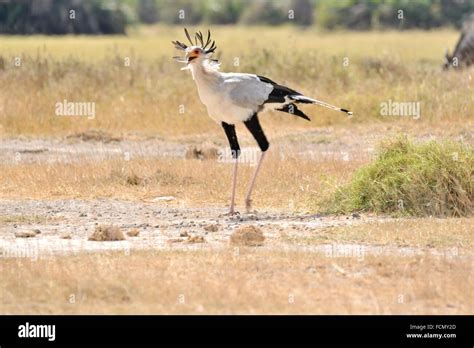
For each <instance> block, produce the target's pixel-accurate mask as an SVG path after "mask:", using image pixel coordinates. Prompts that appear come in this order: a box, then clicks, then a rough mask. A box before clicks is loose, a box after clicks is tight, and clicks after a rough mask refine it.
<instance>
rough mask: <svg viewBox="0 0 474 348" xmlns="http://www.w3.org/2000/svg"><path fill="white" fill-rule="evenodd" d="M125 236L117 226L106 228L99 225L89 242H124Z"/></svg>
mask: <svg viewBox="0 0 474 348" xmlns="http://www.w3.org/2000/svg"><path fill="white" fill-rule="evenodd" d="M124 239H125V236H124V235H123V232H122V230H121V229H120V228H118V227H117V226H112V225H109V226H106V225H99V226H96V228H95V230H94V232H93V233H92V235H91V236H90V237H89V240H92V241H97V242H105V241H117V240H124Z"/></svg>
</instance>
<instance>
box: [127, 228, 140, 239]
mask: <svg viewBox="0 0 474 348" xmlns="http://www.w3.org/2000/svg"><path fill="white" fill-rule="evenodd" d="M139 234H140V230H139V229H138V228H132V229H131V230H129V231H127V236H129V237H138V235H139Z"/></svg>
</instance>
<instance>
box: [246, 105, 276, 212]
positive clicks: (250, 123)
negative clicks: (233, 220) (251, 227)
mask: <svg viewBox="0 0 474 348" xmlns="http://www.w3.org/2000/svg"><path fill="white" fill-rule="evenodd" d="M244 124H245V126H246V127H247V129H248V130H249V131H250V133H252V135H253V137H254V138H255V140H256V141H257V143H258V146H259V147H260V150H261V151H262V154H261V156H260V159H259V160H258V164H257V168H255V172H254V173H253V176H252V179H251V180H250V184H249V188H248V190H247V196H246V197H245V208H246V210H247V212H249V211H250V209H251V208H252V200H251V198H250V196H251V195H252V190H253V187H254V186H255V181H256V180H257V175H258V172H259V171H260V167H261V166H262V162H263V159H264V158H265V151H267V150H268V148H269V146H270V143H269V142H268V140H267V137H266V136H265V133H263V129H262V127H261V126H260V122H259V121H258V117H257V114H256V113H255V114H254V115H253V116H252V117H251V118H250V119H248V120H247V121H244Z"/></svg>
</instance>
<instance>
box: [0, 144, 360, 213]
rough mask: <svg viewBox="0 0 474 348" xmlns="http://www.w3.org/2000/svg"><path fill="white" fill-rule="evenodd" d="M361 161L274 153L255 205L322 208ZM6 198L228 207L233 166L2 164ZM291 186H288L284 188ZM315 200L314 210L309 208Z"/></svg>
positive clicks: (1, 189) (242, 182)
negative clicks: (161, 200)
mask: <svg viewBox="0 0 474 348" xmlns="http://www.w3.org/2000/svg"><path fill="white" fill-rule="evenodd" d="M359 165H360V162H358V161H350V162H349V161H342V160H335V161H327V162H324V163H320V164H318V165H315V164H314V162H313V161H310V160H305V159H300V158H297V157H294V158H290V157H287V158H286V159H285V161H281V160H280V158H279V156H278V155H277V154H275V153H271V152H270V153H269V155H268V156H267V157H266V159H265V165H264V166H263V167H262V171H261V173H260V175H259V178H258V185H257V187H256V190H255V193H254V196H253V199H254V202H255V207H286V208H288V207H289V206H291V208H292V209H293V208H295V209H317V208H318V207H317V205H314V202H315V201H318V198H321V199H322V198H326V199H327V198H328V197H329V195H330V194H331V193H332V192H333V190H334V188H335V186H336V185H337V184H341V183H343V182H345V181H347V179H348V177H349V175H350V174H351V173H352V172H353V171H354V169H355V168H357V166H359ZM0 168H1V169H0V196H1V197H4V198H31V199H48V198H83V199H91V198H96V197H115V198H120V199H134V200H135V199H138V200H140V199H151V198H154V197H157V196H174V197H176V198H177V200H176V201H175V202H177V203H179V204H182V203H183V204H186V205H187V206H193V205H200V204H204V203H205V204H222V205H226V204H228V200H229V197H230V191H229V190H230V182H231V171H232V164H226V163H219V162H217V161H211V160H208V161H199V160H186V159H150V158H143V159H132V160H130V161H125V160H109V161H102V162H92V161H91V162H79V163H75V164H65V163H56V164H25V163H20V164H15V165H0ZM253 171H254V167H250V166H247V165H241V166H240V167H239V178H238V196H237V199H238V200H239V201H240V203H241V204H243V197H244V195H245V190H246V189H247V185H248V182H249V180H250V176H251V174H252V172H253ZM283 183H285V184H283ZM309 202H311V206H310V204H309Z"/></svg>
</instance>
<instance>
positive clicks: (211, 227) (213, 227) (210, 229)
mask: <svg viewBox="0 0 474 348" xmlns="http://www.w3.org/2000/svg"><path fill="white" fill-rule="evenodd" d="M218 230H219V226H218V225H217V224H210V225H207V226H204V231H207V232H217V231H218Z"/></svg>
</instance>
